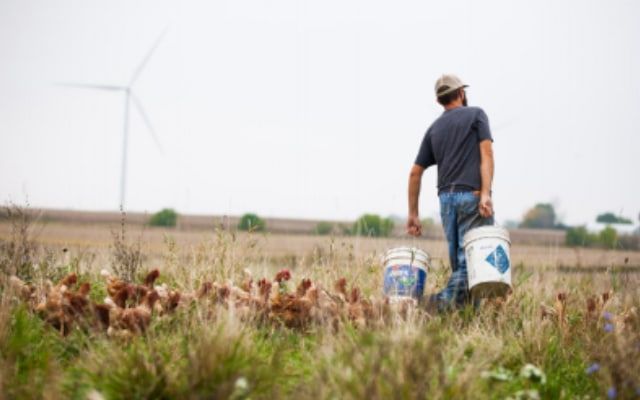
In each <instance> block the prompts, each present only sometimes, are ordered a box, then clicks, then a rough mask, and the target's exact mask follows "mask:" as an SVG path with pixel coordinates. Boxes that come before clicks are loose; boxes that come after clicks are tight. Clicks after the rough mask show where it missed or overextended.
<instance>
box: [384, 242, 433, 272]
mask: <svg viewBox="0 0 640 400" xmlns="http://www.w3.org/2000/svg"><path fill="white" fill-rule="evenodd" d="M407 258H410V259H413V260H415V261H418V262H419V263H422V264H424V265H425V268H426V267H427V266H428V265H429V262H430V261H431V257H430V256H429V254H428V253H427V252H426V251H424V250H422V249H419V248H417V247H408V246H402V247H394V248H391V249H389V250H387V252H386V253H385V255H384V257H383V264H385V267H386V266H387V264H388V263H389V262H390V261H391V260H396V259H403V260H406V259H407Z"/></svg>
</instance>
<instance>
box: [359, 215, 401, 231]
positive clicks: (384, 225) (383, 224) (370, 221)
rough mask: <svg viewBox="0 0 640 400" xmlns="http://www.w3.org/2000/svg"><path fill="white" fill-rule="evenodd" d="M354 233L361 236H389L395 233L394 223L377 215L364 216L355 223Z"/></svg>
mask: <svg viewBox="0 0 640 400" xmlns="http://www.w3.org/2000/svg"><path fill="white" fill-rule="evenodd" d="M352 231H353V234H354V235H359V236H373V237H380V236H383V237H384V236H389V235H390V234H391V231H393V221H392V220H391V219H390V218H380V216H379V215H376V214H364V215H363V216H361V217H360V218H358V220H357V221H356V222H355V224H354V225H353V230H352Z"/></svg>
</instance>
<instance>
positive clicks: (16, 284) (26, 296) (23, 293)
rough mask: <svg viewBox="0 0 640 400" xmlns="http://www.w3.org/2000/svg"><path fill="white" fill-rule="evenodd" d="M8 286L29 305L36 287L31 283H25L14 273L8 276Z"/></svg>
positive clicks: (32, 300) (33, 298) (31, 302)
mask: <svg viewBox="0 0 640 400" xmlns="http://www.w3.org/2000/svg"><path fill="white" fill-rule="evenodd" d="M9 288H10V290H11V291H12V292H13V293H15V294H16V295H17V296H18V298H19V299H20V300H22V301H25V302H28V303H29V304H30V306H32V305H33V302H34V300H35V297H36V296H35V292H36V288H35V287H34V286H33V285H29V284H26V283H24V282H23V281H22V279H20V278H18V277H17V276H15V275H12V276H10V277H9Z"/></svg>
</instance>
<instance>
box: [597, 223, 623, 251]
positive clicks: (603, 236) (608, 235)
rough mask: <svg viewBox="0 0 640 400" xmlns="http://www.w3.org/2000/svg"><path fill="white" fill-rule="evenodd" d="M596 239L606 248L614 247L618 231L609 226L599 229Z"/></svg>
mask: <svg viewBox="0 0 640 400" xmlns="http://www.w3.org/2000/svg"><path fill="white" fill-rule="evenodd" d="M598 241H599V242H600V244H601V245H603V246H604V247H605V248H607V249H615V248H616V247H617V245H618V232H616V230H615V229H613V228H612V227H610V226H607V227H606V228H604V229H603V230H601V231H600V234H599V235H598Z"/></svg>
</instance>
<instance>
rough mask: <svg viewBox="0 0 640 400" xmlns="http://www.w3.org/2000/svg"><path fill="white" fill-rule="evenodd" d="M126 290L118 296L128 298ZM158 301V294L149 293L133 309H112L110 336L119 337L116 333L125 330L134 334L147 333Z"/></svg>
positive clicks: (110, 313) (154, 292) (110, 314)
mask: <svg viewBox="0 0 640 400" xmlns="http://www.w3.org/2000/svg"><path fill="white" fill-rule="evenodd" d="M124 293H126V289H122V291H121V292H119V293H118V294H117V295H118V296H126V295H124ZM156 301H158V293H157V292H156V291H154V290H151V291H150V292H148V293H147V294H146V295H145V297H144V298H143V299H142V302H141V304H139V305H138V306H136V307H131V308H121V307H118V306H116V307H112V308H111V310H110V312H109V330H108V334H109V335H111V336H114V335H115V336H117V335H116V334H115V331H118V330H125V331H128V332H131V333H134V334H139V333H145V332H146V330H147V328H148V327H149V324H150V323H151V316H152V314H153V307H154V304H155V303H156Z"/></svg>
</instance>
